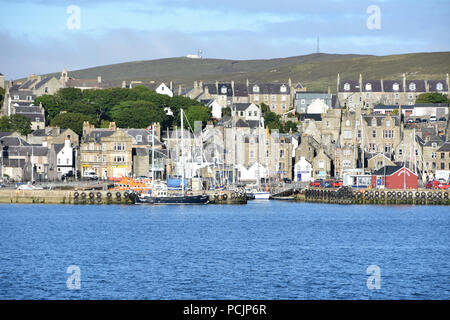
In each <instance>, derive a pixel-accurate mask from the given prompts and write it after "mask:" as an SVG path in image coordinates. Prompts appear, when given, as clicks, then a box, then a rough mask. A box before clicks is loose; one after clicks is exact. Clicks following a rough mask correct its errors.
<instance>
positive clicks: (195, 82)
mask: <svg viewBox="0 0 450 320" xmlns="http://www.w3.org/2000/svg"><path fill="white" fill-rule="evenodd" d="M197 89H198V84H197V81H194V90H197Z"/></svg>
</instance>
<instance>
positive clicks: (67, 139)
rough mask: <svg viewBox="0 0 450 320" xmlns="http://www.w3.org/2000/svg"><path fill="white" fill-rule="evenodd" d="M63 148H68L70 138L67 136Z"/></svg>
mask: <svg viewBox="0 0 450 320" xmlns="http://www.w3.org/2000/svg"><path fill="white" fill-rule="evenodd" d="M64 147H66V148H70V136H67V137H66V140H64Z"/></svg>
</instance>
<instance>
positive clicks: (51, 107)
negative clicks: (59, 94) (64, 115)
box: [34, 94, 63, 124]
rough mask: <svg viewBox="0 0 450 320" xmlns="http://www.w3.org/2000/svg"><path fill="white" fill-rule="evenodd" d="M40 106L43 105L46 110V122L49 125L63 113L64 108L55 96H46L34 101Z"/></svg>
mask: <svg viewBox="0 0 450 320" xmlns="http://www.w3.org/2000/svg"><path fill="white" fill-rule="evenodd" d="M39 104H42V107H43V108H44V110H45V120H46V123H47V124H49V123H50V122H51V120H52V119H53V118H54V117H56V116H57V115H58V114H60V113H61V111H63V108H62V107H61V105H60V104H59V103H58V101H57V99H56V97H55V96H53V95H47V94H46V95H43V96H39V97H37V98H36V99H34V105H35V106H38V105H39Z"/></svg>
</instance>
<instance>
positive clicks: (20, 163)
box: [2, 158, 25, 168]
mask: <svg viewBox="0 0 450 320" xmlns="http://www.w3.org/2000/svg"><path fill="white" fill-rule="evenodd" d="M2 163H3V167H7V168H24V167H25V159H9V158H3V162H2Z"/></svg>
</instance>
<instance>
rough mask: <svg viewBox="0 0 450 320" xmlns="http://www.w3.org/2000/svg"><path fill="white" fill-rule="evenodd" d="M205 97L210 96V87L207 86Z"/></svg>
mask: <svg viewBox="0 0 450 320" xmlns="http://www.w3.org/2000/svg"><path fill="white" fill-rule="evenodd" d="M205 95H206V96H209V87H208V86H205Z"/></svg>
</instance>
